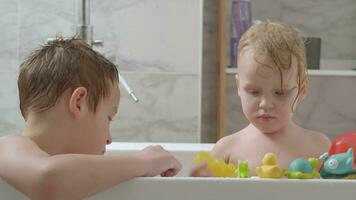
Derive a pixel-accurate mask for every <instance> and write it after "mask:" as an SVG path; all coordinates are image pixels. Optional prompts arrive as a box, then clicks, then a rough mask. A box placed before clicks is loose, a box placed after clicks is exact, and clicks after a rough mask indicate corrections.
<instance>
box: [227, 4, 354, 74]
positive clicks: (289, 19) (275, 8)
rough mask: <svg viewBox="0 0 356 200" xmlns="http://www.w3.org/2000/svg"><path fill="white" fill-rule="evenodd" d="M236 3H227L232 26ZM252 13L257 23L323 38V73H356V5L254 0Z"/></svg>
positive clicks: (321, 54)
mask: <svg viewBox="0 0 356 200" xmlns="http://www.w3.org/2000/svg"><path fill="white" fill-rule="evenodd" d="M232 1H233V0H226V19H227V24H228V25H229V24H230V19H231V18H230V15H231V2H232ZM251 12H252V19H253V20H264V21H265V20H271V21H282V22H286V23H289V24H292V25H294V26H295V27H296V28H298V30H300V31H301V33H302V34H303V36H305V37H319V38H321V52H320V59H321V61H320V68H321V69H340V70H346V69H347V70H349V69H353V68H355V69H356V54H355V53H354V52H356V1H353V0H340V1H334V0H251ZM227 33H228V34H229V33H230V32H229V31H227ZM226 40H227V41H226V43H227V44H228V42H229V37H226ZM227 47H229V45H227ZM228 52H229V51H227V53H228ZM227 56H228V55H227Z"/></svg>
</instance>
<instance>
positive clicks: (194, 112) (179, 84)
mask: <svg viewBox="0 0 356 200" xmlns="http://www.w3.org/2000/svg"><path fill="white" fill-rule="evenodd" d="M77 3H78V1H76V0H71V1H69V0H66V1H62V0H51V1H47V0H32V1H26V0H2V1H1V4H0V12H1V13H2V18H1V19H0V25H1V27H2V29H1V30H2V34H3V36H2V37H1V38H0V41H1V44H2V45H1V46H0V53H1V54H0V55H1V57H0V77H1V79H0V82H1V84H0V112H1V115H0V134H1V135H5V134H10V133H16V132H19V131H21V129H22V128H23V126H24V123H23V120H22V118H21V115H20V112H19V111H18V110H19V109H18V95H17V85H16V79H17V73H18V65H19V63H20V62H21V60H22V59H23V58H24V57H25V56H26V55H27V54H28V53H29V52H30V51H31V49H33V48H36V47H38V46H39V45H40V44H41V43H43V42H45V41H47V39H48V38H53V37H55V36H57V35H61V36H65V37H68V36H72V35H74V34H75V32H76V30H75V29H76V25H77V22H78V16H77V13H78V10H77V9H78V8H77ZM202 9H203V8H202V1H201V0H194V1H190V0H171V1H165V0H144V1H137V0H127V1H116V0H107V1H100V0H91V16H90V21H91V24H92V25H93V27H94V39H100V40H102V41H103V42H104V46H103V47H98V48H96V50H98V51H100V52H102V53H103V54H104V55H105V56H107V57H108V58H109V59H110V60H112V61H113V62H115V63H116V64H117V65H118V68H119V70H120V71H121V73H122V74H123V76H124V77H125V79H126V81H127V82H128V83H129V85H130V86H131V87H132V88H133V89H134V91H135V93H136V95H137V97H138V98H139V103H134V102H133V101H132V100H131V99H130V98H129V97H128V95H127V94H126V93H125V91H124V90H121V102H120V106H119V112H118V117H117V118H116V119H115V120H114V121H113V123H112V127H111V130H112V137H113V139H114V140H116V141H152V142H154V141H157V142H167V141H176V142H197V141H199V138H200V135H199V133H200V96H201V94H200V91H201V89H200V88H201V65H202V61H201V60H202V11H203V10H202Z"/></svg>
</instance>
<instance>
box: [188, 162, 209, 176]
mask: <svg viewBox="0 0 356 200" xmlns="http://www.w3.org/2000/svg"><path fill="white" fill-rule="evenodd" d="M189 176H192V177H211V176H212V174H211V172H210V170H209V168H208V164H207V163H203V164H201V165H199V166H198V167H196V168H194V169H192V171H191V172H190V173H189Z"/></svg>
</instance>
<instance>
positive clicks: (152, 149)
mask: <svg viewBox="0 0 356 200" xmlns="http://www.w3.org/2000/svg"><path fill="white" fill-rule="evenodd" d="M138 154H139V157H140V158H141V159H142V160H143V161H144V162H143V163H144V164H145V166H144V167H145V168H146V170H145V171H146V173H145V174H144V176H157V175H161V176H174V175H176V174H177V173H178V172H179V171H180V170H181V168H182V165H181V164H180V163H179V161H178V160H177V159H175V158H174V157H173V156H172V154H170V153H169V152H168V151H166V150H164V149H163V148H162V147H161V146H158V145H157V146H149V147H146V148H145V149H143V150H142V151H140V152H139V153H138Z"/></svg>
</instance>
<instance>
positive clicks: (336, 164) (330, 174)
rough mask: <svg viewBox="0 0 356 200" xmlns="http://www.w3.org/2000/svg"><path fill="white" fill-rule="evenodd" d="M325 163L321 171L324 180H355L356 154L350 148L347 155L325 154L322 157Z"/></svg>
mask: <svg viewBox="0 0 356 200" xmlns="http://www.w3.org/2000/svg"><path fill="white" fill-rule="evenodd" d="M320 160H323V161H324V163H323V165H322V168H321V170H320V176H321V177H322V178H338V179H340V178H353V177H355V175H356V170H354V169H352V166H353V163H354V152H353V149H352V148H349V149H348V150H347V152H345V153H339V154H334V155H329V153H324V154H323V155H321V156H320Z"/></svg>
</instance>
